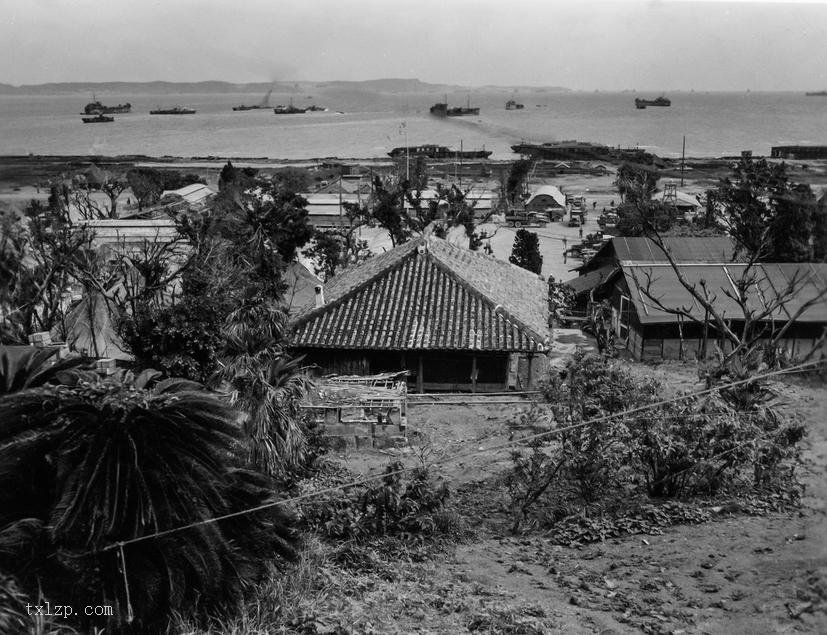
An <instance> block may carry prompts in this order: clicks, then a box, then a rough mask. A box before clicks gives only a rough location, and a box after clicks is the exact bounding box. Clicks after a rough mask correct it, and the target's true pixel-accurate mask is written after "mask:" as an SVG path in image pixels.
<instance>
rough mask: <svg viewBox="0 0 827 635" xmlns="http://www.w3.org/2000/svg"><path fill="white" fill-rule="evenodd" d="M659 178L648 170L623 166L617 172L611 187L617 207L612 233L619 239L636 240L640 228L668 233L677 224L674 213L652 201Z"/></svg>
mask: <svg viewBox="0 0 827 635" xmlns="http://www.w3.org/2000/svg"><path fill="white" fill-rule="evenodd" d="M659 179H660V176H659V175H658V174H657V172H655V171H654V170H652V169H651V168H648V167H644V166H640V165H631V164H628V163H624V164H623V165H621V166H620V168H619V169H618V171H617V178H616V179H615V185H616V186H617V189H618V192H619V193H620V199H621V201H622V202H621V204H620V205H619V206H618V207H617V216H618V222H617V227H616V231H617V233H618V234H620V235H621V236H640V235H642V234H643V233H644V231H645V228H644V225H651V226H653V227H656V228H657V230H658V231H660V232H668V231H670V230H671V229H672V228H673V226H674V225H675V223H676V221H677V210H676V209H675V208H674V207H672V206H669V205H665V204H664V203H663V202H662V201H656V200H653V198H652V197H653V196H654V194H655V192H656V191H657V183H658V180H659Z"/></svg>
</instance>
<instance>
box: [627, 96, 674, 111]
mask: <svg viewBox="0 0 827 635" xmlns="http://www.w3.org/2000/svg"><path fill="white" fill-rule="evenodd" d="M671 105H672V102H671V101H670V100H668V99H667V98H666V97H664V96H663V95H661V96H660V97H658V98H657V99H635V108H638V109H640V110H643V109H644V108H646V106H671Z"/></svg>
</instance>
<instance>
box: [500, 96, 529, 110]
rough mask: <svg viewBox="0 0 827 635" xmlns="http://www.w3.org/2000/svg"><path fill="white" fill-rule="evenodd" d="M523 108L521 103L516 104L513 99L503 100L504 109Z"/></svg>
mask: <svg viewBox="0 0 827 635" xmlns="http://www.w3.org/2000/svg"><path fill="white" fill-rule="evenodd" d="M523 108H525V106H524V105H523V104H518V103H517V102H516V101H515V100H513V99H509V100H508V101H507V102H505V109H506V110H522V109H523Z"/></svg>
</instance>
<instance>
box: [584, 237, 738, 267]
mask: <svg viewBox="0 0 827 635" xmlns="http://www.w3.org/2000/svg"><path fill="white" fill-rule="evenodd" d="M663 242H664V245H665V246H666V247H667V248H668V249H669V251H670V253H671V254H672V258H674V260H675V261H676V262H708V263H724V262H731V261H732V259H733V254H734V252H735V249H734V245H733V243H732V239H731V238H729V237H728V236H702V237H695V236H693V237H684V236H681V237H671V238H664V239H663ZM607 247H608V246H607ZM611 248H613V249H614V251H615V254H616V257H617V260H619V261H620V262H624V261H631V262H667V260H666V254H665V253H664V252H663V250H662V249H661V248H660V247H658V246H657V245H656V244H655V243H654V242H652V241H651V240H650V239H649V238H641V237H619V238H612V241H611ZM598 255H603V249H601V250H600V252H598ZM595 257H597V256H595Z"/></svg>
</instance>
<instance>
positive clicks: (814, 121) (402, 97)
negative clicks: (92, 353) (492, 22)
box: [0, 89, 827, 159]
mask: <svg viewBox="0 0 827 635" xmlns="http://www.w3.org/2000/svg"><path fill="white" fill-rule="evenodd" d="M311 90H312V89H311ZM656 96H657V95H656V94H642V93H639V92H638V93H631V92H626V93H604V92H594V93H587V92H552V91H542V90H526V91H521V92H520V93H514V92H512V91H508V90H505V89H488V90H486V89H476V90H474V91H470V92H465V93H463V92H459V91H457V92H454V93H449V94H448V100H449V103H450V105H451V106H455V105H457V106H464V105H466V103H467V100H468V99H469V98H470V105H471V106H474V107H479V108H480V114H479V115H478V116H470V117H452V118H446V119H441V118H437V117H434V116H432V115H430V114H429V108H430V106H431V105H432V104H433V103H435V102H437V101H443V100H444V94H443V93H439V92H435V91H423V92H418V93H382V92H373V91H366V90H352V89H347V90H344V89H335V90H333V89H323V90H319V91H313V92H312V93H311V92H304V93H294V94H291V95H288V94H282V95H277V94H273V96H272V97H271V100H270V103H271V105H277V104H285V105H286V104H287V103H288V100H290V99H292V101H293V102H294V104H295V105H296V106H302V107H305V106H309V105H311V104H315V105H317V106H320V107H324V108H327V109H328V110H327V111H326V112H310V113H305V114H298V115H276V114H274V113H273V110H272V108H266V109H261V110H250V111H245V112H234V111H233V110H232V106H234V105H239V104H251V103H256V102H258V101H259V100H260V99H261V96H260V95H253V94H250V93H238V94H235V93H222V94H203V93H198V94H165V95H155V94H98V95H97V98H98V99H99V100H100V101H102V102H103V103H105V104H108V105H109V104H113V105H114V104H117V103H123V102H127V101H128V102H130V103H131V104H132V112H131V113H129V114H121V115H118V114H115V115H113V116H114V117H115V121H114V122H113V123H98V124H83V123H82V121H81V115H80V113H81V112H82V111H83V107H84V105H85V104H86V103H87V102H88V101H90V97H91V95H86V94H81V93H76V94H60V95H2V96H0V154H4V155H9V154H30V153H31V154H50V155H65V154H98V155H119V154H144V155H149V156H164V155H169V156H176V157H204V156H221V157H224V156H230V157H234V156H235V157H269V158H274V159H309V158H321V157H359V158H362V157H385V156H387V152H388V151H390V150H391V149H392V148H394V147H397V146H404V145H405V144H406V143H408V144H410V145H417V144H425V143H434V144H439V145H445V146H450V147H453V148H456V149H459V148H460V146H462V147H463V148H464V149H466V150H476V149H482V148H485V149H487V150H491V151H492V152H493V155H492V158H495V159H508V158H514V154H513V153H512V151H511V145H512V144H514V143H517V142H520V141H523V140H524V141H533V142H544V141H562V140H568V139H577V140H581V141H591V142H595V143H604V144H607V145H611V146H615V147H617V146H621V147H624V148H627V147H640V148H644V149H647V150H650V151H652V152H654V153H656V154H659V155H661V156H665V157H678V156H680V154H681V145H682V142H683V138H684V136H685V137H686V154H687V156H695V157H698V156H709V157H715V156H728V155H737V154H738V153H740V152H741V151H742V150H752V151H753V152H754V153H756V154H761V155H765V154H769V151H770V147H771V146H773V145H782V144H807V143H814V144H827V132H825V131H826V130H827V98H825V97H807V96H805V95H804V94H801V93H701V92H679V93H670V94H669V95H668V97H670V99H671V100H672V106H671V107H669V108H657V107H649V108H646V109H645V110H638V109H636V108H635V106H634V99H635V97H644V98H654V97H656ZM508 99H516V100H517V101H519V102H520V103H523V104H524V105H525V108H524V109H522V110H506V109H505V102H506V100H508ZM177 105H180V106H186V107H190V108H195V109H196V110H197V113H196V114H194V115H179V116H170V115H150V114H149V111H150V110H151V109H154V108H156V107H164V108H169V107H172V106H177Z"/></svg>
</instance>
